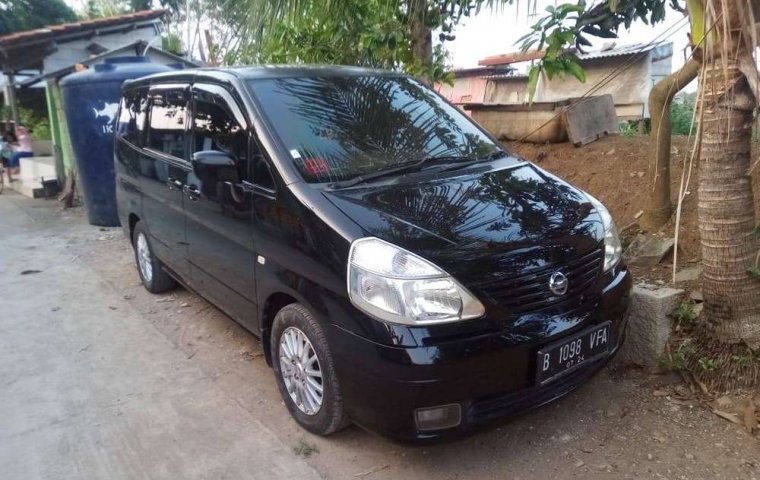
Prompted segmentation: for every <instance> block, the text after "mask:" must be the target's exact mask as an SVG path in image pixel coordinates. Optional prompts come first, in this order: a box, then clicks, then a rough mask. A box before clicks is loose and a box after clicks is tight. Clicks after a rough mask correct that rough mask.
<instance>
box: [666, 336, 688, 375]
mask: <svg viewBox="0 0 760 480" xmlns="http://www.w3.org/2000/svg"><path fill="white" fill-rule="evenodd" d="M696 352H697V348H696V346H695V345H694V342H692V341H691V340H690V339H686V340H684V341H683V342H681V344H680V345H679V346H678V348H677V349H676V351H675V352H669V353H666V354H665V355H664V356H663V357H662V358H661V359H660V369H661V370H662V371H664V372H678V371H681V370H686V369H687V368H688V366H689V360H690V359H691V358H692V357H693V356H694V354H695V353H696Z"/></svg>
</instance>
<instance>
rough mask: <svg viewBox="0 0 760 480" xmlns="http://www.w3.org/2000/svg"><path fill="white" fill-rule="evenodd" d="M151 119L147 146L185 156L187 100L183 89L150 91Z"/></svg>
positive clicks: (179, 156) (181, 156) (170, 153)
mask: <svg viewBox="0 0 760 480" xmlns="http://www.w3.org/2000/svg"><path fill="white" fill-rule="evenodd" d="M150 99H151V106H150V121H149V124H150V126H149V128H148V139H147V142H146V146H147V147H150V148H152V149H154V150H157V151H159V152H163V153H166V154H168V155H173V156H175V157H178V158H185V117H186V116H187V101H186V100H185V95H184V91H183V90H182V89H179V88H178V89H171V90H157V91H152V92H150Z"/></svg>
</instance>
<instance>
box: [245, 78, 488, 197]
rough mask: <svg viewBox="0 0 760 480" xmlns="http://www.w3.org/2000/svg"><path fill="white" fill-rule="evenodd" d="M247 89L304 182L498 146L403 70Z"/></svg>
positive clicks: (278, 81)
mask: <svg viewBox="0 0 760 480" xmlns="http://www.w3.org/2000/svg"><path fill="white" fill-rule="evenodd" d="M251 85H252V87H253V88H252V89H253V92H254V94H255V95H256V97H257V98H258V100H259V102H260V103H261V106H262V107H263V108H264V111H265V112H266V114H267V117H268V119H269V121H270V122H271V126H272V128H274V130H275V132H276V133H277V135H278V136H279V139H280V141H281V142H282V143H283V144H284V146H285V148H286V149H287V151H288V152H289V154H290V157H291V158H292V161H293V162H294V164H295V165H296V167H297V168H298V170H299V171H300V172H301V175H303V177H304V179H305V180H306V181H307V182H336V181H343V180H348V179H351V178H354V177H357V176H360V175H366V174H369V173H373V172H378V171H382V170H387V169H389V168H394V167H397V166H399V165H402V164H407V163H413V162H420V161H422V160H424V159H428V158H440V157H451V160H452V161H467V160H472V159H479V158H486V157H488V156H490V155H492V154H494V153H495V152H497V151H499V150H500V147H499V146H498V145H497V144H496V143H494V142H493V141H492V140H491V139H490V138H488V137H487V136H486V135H485V134H484V133H483V132H482V131H481V130H480V129H479V128H478V127H476V126H475V124H473V123H472V121H470V119H469V118H468V117H467V116H465V115H464V114H463V113H461V112H460V111H459V110H457V109H456V108H454V107H452V106H450V105H449V104H447V103H446V102H445V101H444V100H443V99H441V98H440V97H439V96H438V95H437V94H436V93H435V92H433V91H431V90H430V89H428V88H427V87H424V86H422V85H421V84H420V83H418V82H417V81H415V80H413V79H411V78H406V77H384V76H330V77H295V78H292V77H291V78H274V79H257V80H252V81H251Z"/></svg>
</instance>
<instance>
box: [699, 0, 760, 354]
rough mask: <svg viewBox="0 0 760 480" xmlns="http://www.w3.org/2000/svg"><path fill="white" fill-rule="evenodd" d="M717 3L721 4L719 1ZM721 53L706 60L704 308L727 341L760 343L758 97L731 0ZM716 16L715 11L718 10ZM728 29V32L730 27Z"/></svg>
mask: <svg viewBox="0 0 760 480" xmlns="http://www.w3.org/2000/svg"><path fill="white" fill-rule="evenodd" d="M717 4H718V5H720V4H721V2H717ZM723 5H727V6H728V9H727V10H725V11H724V12H723V14H724V18H723V19H721V21H720V23H721V24H722V23H723V22H724V21H725V22H726V24H727V25H729V26H730V27H731V28H730V29H723V28H722V25H721V28H719V30H720V32H721V33H722V34H724V35H728V38H718V39H717V40H716V41H715V43H714V47H715V48H720V49H722V51H723V52H727V53H728V54H725V55H723V56H722V57H720V58H716V57H718V54H717V53H716V54H715V55H713V58H711V59H708V56H705V62H707V66H706V72H705V78H704V79H703V84H702V85H700V88H702V89H704V93H705V95H704V105H703V107H702V108H704V113H703V118H702V121H703V123H702V134H703V136H702V148H701V161H700V162H701V163H700V166H699V202H698V218H699V232H700V236H701V243H702V263H703V274H702V277H703V278H702V281H703V295H704V299H705V313H706V315H707V320H708V322H709V325H710V326H711V328H712V332H713V335H714V337H715V338H716V339H718V340H720V341H722V342H728V343H737V342H739V341H742V340H743V341H744V342H746V343H747V344H748V345H749V346H751V347H758V346H760V280H758V279H756V278H754V277H752V276H751V275H750V274H749V273H748V269H749V268H751V267H752V266H753V265H754V263H755V258H756V256H757V253H758V249H760V240H759V239H758V238H757V236H756V235H755V232H754V229H755V225H756V223H755V213H754V207H753V199H752V184H751V179H750V175H749V167H750V160H751V155H750V153H751V147H752V143H751V133H752V110H753V108H754V107H755V104H756V100H755V97H754V96H753V95H752V93H751V91H750V89H749V86H748V84H747V80H746V78H745V77H744V76H743V75H742V73H741V72H740V71H739V67H738V63H737V58H741V57H742V56H744V55H751V51H750V50H749V49H748V48H746V46H745V44H744V43H743V40H742V39H741V38H740V34H741V28H740V27H741V25H742V23H741V20H742V19H741V18H740V16H739V15H738V12H737V11H736V10H737V9H735V8H733V7H732V5H733V3H732V2H725V3H723ZM716 15H717V14H716ZM729 32H730V33H729Z"/></svg>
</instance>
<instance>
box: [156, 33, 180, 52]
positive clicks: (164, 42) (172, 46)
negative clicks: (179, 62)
mask: <svg viewBox="0 0 760 480" xmlns="http://www.w3.org/2000/svg"><path fill="white" fill-rule="evenodd" d="M161 49H163V50H166V51H167V52H170V53H173V54H175V55H182V54H183V52H182V39H181V38H179V36H177V35H176V34H173V33H167V34H165V35H164V36H162V37H161Z"/></svg>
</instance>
